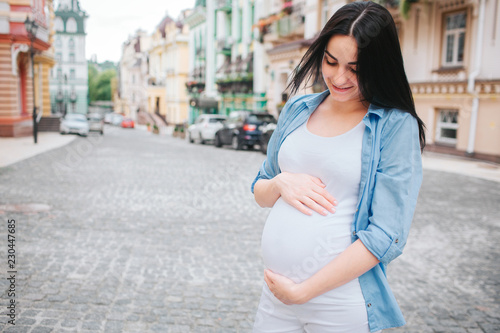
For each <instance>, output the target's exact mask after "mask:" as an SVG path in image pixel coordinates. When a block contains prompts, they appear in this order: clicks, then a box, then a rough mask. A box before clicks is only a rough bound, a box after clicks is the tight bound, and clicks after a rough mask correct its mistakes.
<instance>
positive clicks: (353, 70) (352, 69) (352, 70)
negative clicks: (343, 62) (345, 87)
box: [349, 68, 358, 74]
mask: <svg viewBox="0 0 500 333" xmlns="http://www.w3.org/2000/svg"><path fill="white" fill-rule="evenodd" d="M349 70H350V71H351V72H353V73H354V74H356V73H357V72H358V71H357V70H355V69H354V68H349Z"/></svg>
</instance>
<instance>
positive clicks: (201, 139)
mask: <svg viewBox="0 0 500 333" xmlns="http://www.w3.org/2000/svg"><path fill="white" fill-rule="evenodd" d="M200 143H201V144H202V145H204V144H205V140H203V137H202V136H201V133H200Z"/></svg>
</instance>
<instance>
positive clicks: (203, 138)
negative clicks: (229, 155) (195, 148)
mask: <svg viewBox="0 0 500 333" xmlns="http://www.w3.org/2000/svg"><path fill="white" fill-rule="evenodd" d="M226 118H227V117H226V116H225V115H223V114H202V115H200V116H199V117H198V118H196V121H195V122H194V124H192V125H191V126H189V127H188V140H189V142H191V143H194V141H195V140H198V141H199V142H200V143H201V144H205V142H207V141H212V142H213V140H214V139H215V132H217V131H218V130H219V129H221V128H222V127H223V125H222V122H223V121H225V120H226Z"/></svg>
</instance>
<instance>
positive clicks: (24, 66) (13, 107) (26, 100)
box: [0, 0, 54, 137]
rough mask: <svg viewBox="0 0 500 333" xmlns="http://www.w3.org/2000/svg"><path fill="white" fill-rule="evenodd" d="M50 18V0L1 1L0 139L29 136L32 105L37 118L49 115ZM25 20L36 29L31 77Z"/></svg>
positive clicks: (51, 12) (51, 33)
mask: <svg viewBox="0 0 500 333" xmlns="http://www.w3.org/2000/svg"><path fill="white" fill-rule="evenodd" d="M53 14H54V10H53V7H52V0H36V1H31V0H30V1H26V0H11V1H0V136H8V137H12V136H29V135H32V134H33V118H32V114H33V106H34V104H35V106H36V107H37V114H40V116H41V115H48V114H50V93H49V89H48V77H49V71H50V68H51V67H52V66H53V65H54V57H53V53H52V50H51V43H52V35H53V32H52V17H53ZM26 17H30V18H31V19H32V20H35V21H36V23H37V25H38V26H39V28H38V31H37V33H36V36H35V38H34V41H33V45H32V46H33V50H34V53H35V55H34V73H33V71H32V66H31V59H30V47H31V40H30V36H29V35H28V33H27V31H26V29H25V26H24V21H25V19H26ZM33 85H34V88H33ZM33 89H34V96H33ZM33 97H34V98H33ZM33 102H35V103H33Z"/></svg>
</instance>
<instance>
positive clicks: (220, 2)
mask: <svg viewBox="0 0 500 333" xmlns="http://www.w3.org/2000/svg"><path fill="white" fill-rule="evenodd" d="M215 6H216V7H215V8H216V10H222V11H225V12H228V13H229V12H231V10H232V9H233V7H232V0H217V1H216V3H215Z"/></svg>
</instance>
